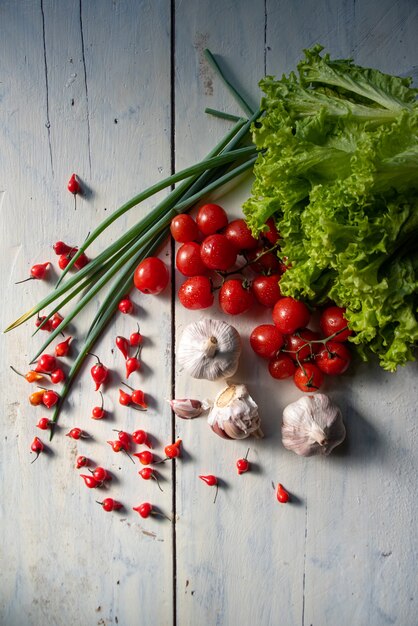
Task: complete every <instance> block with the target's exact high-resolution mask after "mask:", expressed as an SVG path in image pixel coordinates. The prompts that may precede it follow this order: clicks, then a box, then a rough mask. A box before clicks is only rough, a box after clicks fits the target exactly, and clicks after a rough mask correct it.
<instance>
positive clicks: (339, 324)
mask: <svg viewBox="0 0 418 626" xmlns="http://www.w3.org/2000/svg"><path fill="white" fill-rule="evenodd" d="M344 313H345V309H343V308H341V307H339V306H329V307H327V308H326V309H324V311H323V312H322V314H321V317H320V319H319V326H320V328H321V331H322V333H323V335H324V337H330V336H331V335H333V334H334V333H337V334H336V335H335V337H333V338H332V340H333V341H346V340H347V339H348V337H350V335H352V334H353V331H352V330H350V329H349V328H347V320H346V319H345V317H344ZM344 329H346V330H344Z"/></svg>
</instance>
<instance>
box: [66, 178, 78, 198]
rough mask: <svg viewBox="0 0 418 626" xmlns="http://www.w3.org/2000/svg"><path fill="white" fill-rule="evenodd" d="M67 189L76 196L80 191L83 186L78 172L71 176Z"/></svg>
mask: <svg viewBox="0 0 418 626" xmlns="http://www.w3.org/2000/svg"><path fill="white" fill-rule="evenodd" d="M67 189H68V191H69V192H70V193H72V194H73V195H74V196H75V195H77V194H78V193H80V191H81V186H80V183H79V182H78V179H77V175H76V174H73V175H72V176H71V178H70V180H69V181H68V184H67Z"/></svg>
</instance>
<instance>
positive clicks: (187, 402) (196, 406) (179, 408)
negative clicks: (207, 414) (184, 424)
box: [168, 398, 210, 419]
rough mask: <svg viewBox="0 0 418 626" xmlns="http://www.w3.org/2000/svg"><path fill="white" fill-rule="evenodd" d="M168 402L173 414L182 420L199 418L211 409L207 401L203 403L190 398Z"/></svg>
mask: <svg viewBox="0 0 418 626" xmlns="http://www.w3.org/2000/svg"><path fill="white" fill-rule="evenodd" d="M168 402H169V403H170V406H171V408H172V410H173V413H174V414H175V415H177V417H181V418H182V419H194V418H195V417H199V415H202V413H203V412H204V411H206V410H207V409H208V408H209V407H210V405H209V404H208V403H207V402H206V401H204V402H201V401H200V400H191V399H189V398H181V399H179V398H174V399H173V400H168Z"/></svg>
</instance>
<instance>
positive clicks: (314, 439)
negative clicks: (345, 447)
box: [282, 393, 346, 456]
mask: <svg viewBox="0 0 418 626" xmlns="http://www.w3.org/2000/svg"><path fill="white" fill-rule="evenodd" d="M345 432H346V431H345V426H344V423H343V418H342V414H341V411H340V409H339V408H338V407H337V405H335V404H334V403H333V402H332V400H331V398H329V397H328V396H326V395H325V394H322V393H316V394H315V395H312V396H302V397H301V398H299V400H296V402H292V403H291V404H289V405H288V406H287V407H286V408H285V409H284V411H283V423H282V442H283V445H284V447H285V448H287V449H288V450H291V451H292V452H295V453H296V454H299V455H301V456H313V455H316V454H323V455H328V454H329V453H330V452H331V451H332V450H333V449H334V448H335V447H336V446H338V445H339V444H340V443H341V442H342V441H344V439H345Z"/></svg>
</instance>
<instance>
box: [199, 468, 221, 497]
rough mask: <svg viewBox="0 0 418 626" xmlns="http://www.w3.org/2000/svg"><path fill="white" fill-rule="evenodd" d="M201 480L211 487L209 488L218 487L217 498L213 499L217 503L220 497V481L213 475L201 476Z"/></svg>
mask: <svg viewBox="0 0 418 626" xmlns="http://www.w3.org/2000/svg"><path fill="white" fill-rule="evenodd" d="M199 478H200V479H201V480H203V482H204V483H206V484H207V485H209V487H216V491H215V497H214V499H213V502H214V503H215V502H216V497H217V495H218V486H219V485H218V479H217V478H216V476H214V475H213V474H208V475H206V476H199Z"/></svg>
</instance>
